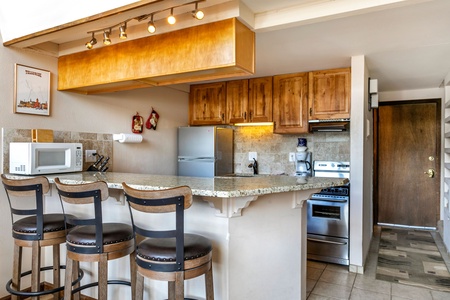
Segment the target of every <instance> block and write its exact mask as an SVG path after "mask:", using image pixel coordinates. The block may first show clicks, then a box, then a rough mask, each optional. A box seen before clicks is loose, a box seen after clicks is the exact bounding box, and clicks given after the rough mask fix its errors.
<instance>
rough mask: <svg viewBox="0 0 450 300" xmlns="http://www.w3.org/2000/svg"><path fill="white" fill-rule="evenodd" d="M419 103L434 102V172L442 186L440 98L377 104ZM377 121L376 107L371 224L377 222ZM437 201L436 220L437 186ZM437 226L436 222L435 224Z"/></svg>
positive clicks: (439, 210) (375, 112)
mask: <svg viewBox="0 0 450 300" xmlns="http://www.w3.org/2000/svg"><path fill="white" fill-rule="evenodd" d="M419 103H436V149H437V151H436V152H437V153H436V160H437V162H436V173H437V174H439V178H440V183H439V186H440V187H441V186H442V174H441V155H442V151H441V130H442V123H441V122H442V115H441V113H442V99H440V98H434V99H422V100H404V101H386V102H380V103H379V106H389V105H400V104H419ZM378 123H379V114H378V109H374V110H373V178H372V181H373V182H372V186H373V190H372V196H373V225H377V224H378V197H379V195H378V163H379V161H378ZM438 192H439V193H438V194H439V196H438V198H439V203H438V211H437V212H436V213H437V214H438V221H439V220H440V216H441V202H442V201H441V188H439V191H438ZM436 226H437V224H436Z"/></svg>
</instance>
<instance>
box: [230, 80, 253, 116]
mask: <svg viewBox="0 0 450 300" xmlns="http://www.w3.org/2000/svg"><path fill="white" fill-rule="evenodd" d="M226 98H227V123H228V124H234V123H245V122H249V119H250V116H249V115H248V80H247V79H244V80H233V81H228V82H227V97H226Z"/></svg>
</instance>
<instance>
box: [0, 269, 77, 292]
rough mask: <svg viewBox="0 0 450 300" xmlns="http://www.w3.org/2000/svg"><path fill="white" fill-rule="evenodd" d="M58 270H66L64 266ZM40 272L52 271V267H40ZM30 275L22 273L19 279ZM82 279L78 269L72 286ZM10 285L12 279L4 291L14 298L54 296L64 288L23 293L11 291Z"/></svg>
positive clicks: (27, 272)
mask: <svg viewBox="0 0 450 300" xmlns="http://www.w3.org/2000/svg"><path fill="white" fill-rule="evenodd" d="M59 268H60V269H66V266H65V265H61V266H59ZM39 270H40V271H48V270H53V266H48V267H41V268H40V269H39ZM30 274H31V270H29V271H26V272H23V273H21V274H20V278H22V277H25V276H28V275H30ZM83 277H84V272H83V270H81V269H79V271H78V278H77V279H76V280H74V281H73V282H72V286H74V285H75V284H77V283H79V282H80V281H81V279H82V278H83ZM11 284H12V279H10V280H9V281H8V282H7V283H6V290H7V291H8V293H10V294H11V295H15V296H21V297H36V296H43V295H49V294H54V293H57V292H61V291H63V290H64V286H60V287H57V288H54V289H51V290H44V291H37V292H24V291H17V290H15V289H13V288H12V287H11Z"/></svg>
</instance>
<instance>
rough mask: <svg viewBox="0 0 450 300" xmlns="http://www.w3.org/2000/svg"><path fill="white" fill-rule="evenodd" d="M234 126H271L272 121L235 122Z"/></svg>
mask: <svg viewBox="0 0 450 300" xmlns="http://www.w3.org/2000/svg"><path fill="white" fill-rule="evenodd" d="M234 126H273V122H255V123H235V124H234Z"/></svg>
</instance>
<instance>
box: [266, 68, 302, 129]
mask: <svg viewBox="0 0 450 300" xmlns="http://www.w3.org/2000/svg"><path fill="white" fill-rule="evenodd" d="M307 95H308V73H296V74H287V75H278V76H274V77H273V120H274V123H275V124H274V132H275V133H306V132H308V112H307V110H308V98H307Z"/></svg>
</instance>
